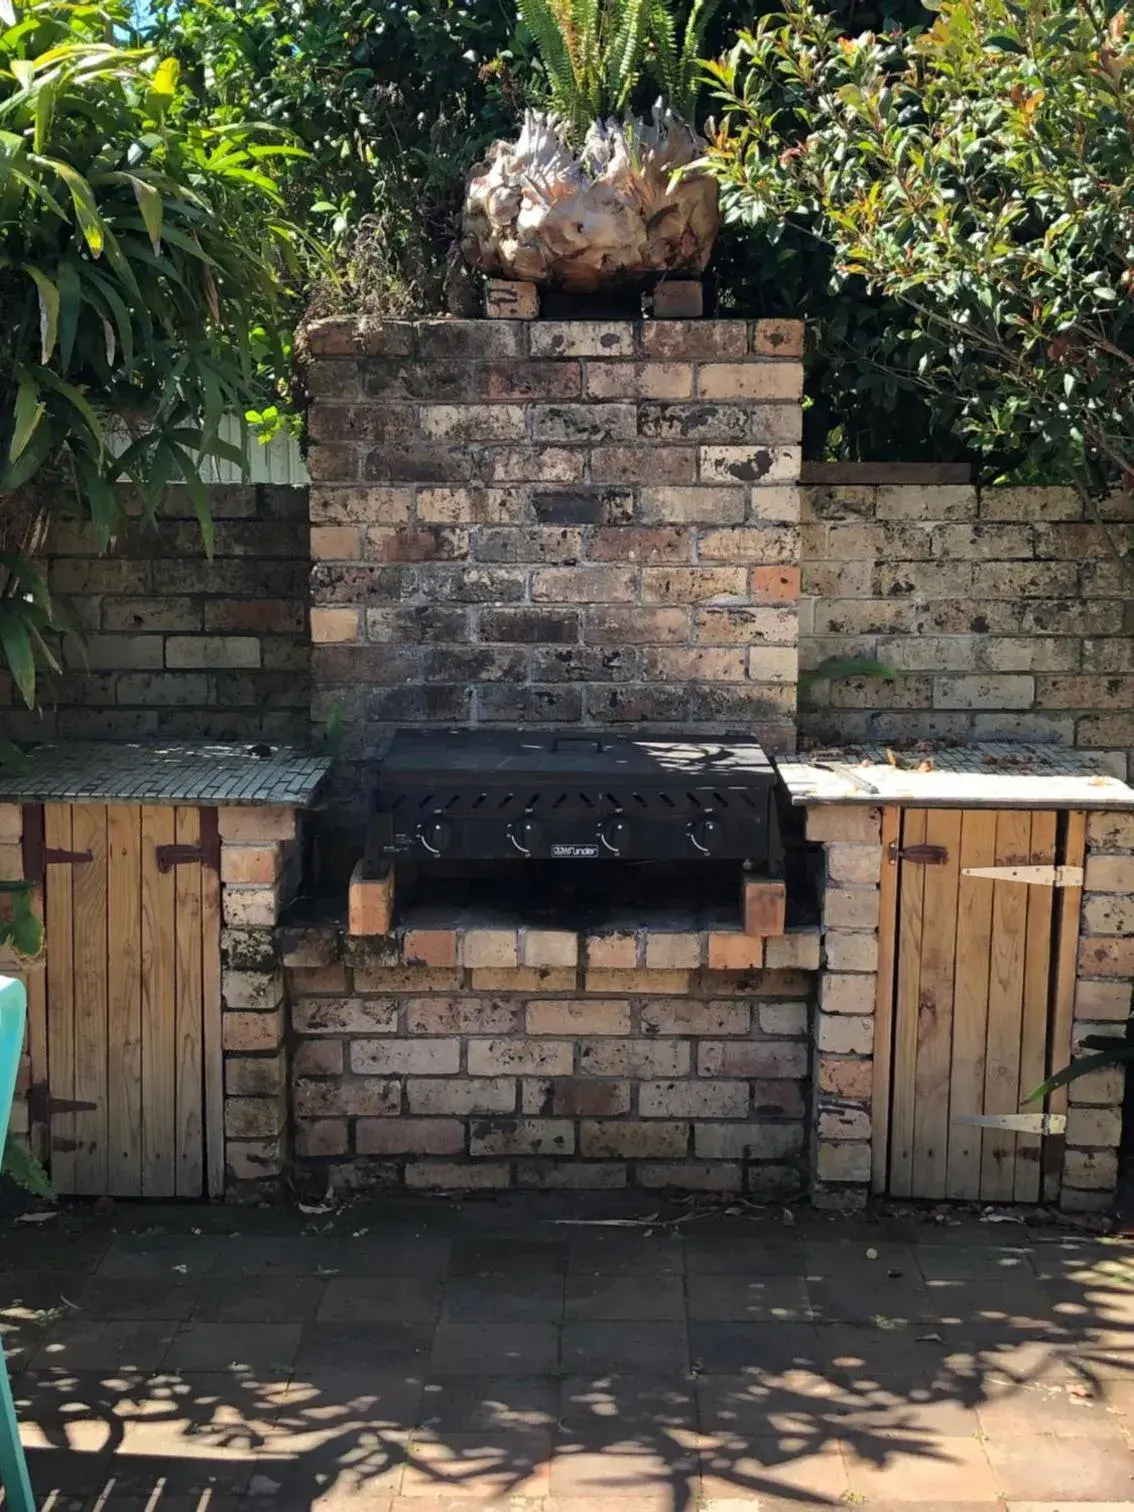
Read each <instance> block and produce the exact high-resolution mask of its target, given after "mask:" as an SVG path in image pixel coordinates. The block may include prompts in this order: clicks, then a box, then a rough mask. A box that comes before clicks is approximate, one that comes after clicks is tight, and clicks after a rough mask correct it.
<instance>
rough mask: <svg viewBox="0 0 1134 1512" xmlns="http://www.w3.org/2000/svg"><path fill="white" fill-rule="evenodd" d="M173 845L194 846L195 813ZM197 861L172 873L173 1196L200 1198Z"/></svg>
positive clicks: (181, 821) (182, 820)
mask: <svg viewBox="0 0 1134 1512" xmlns="http://www.w3.org/2000/svg"><path fill="white" fill-rule="evenodd" d="M174 827H175V831H176V835H177V843H178V845H199V844H200V841H201V815H200V812H199V811H198V810H197V809H195V808H179V809H178V810H177V812H176V818H175V821H174ZM201 871H202V866H201V863H200V861H192V862H188V863H186V864H184V865H181V866H178V867H177V869H176V871H175V872H174V878H175V890H176V898H177V904H176V916H175V917H176V924H177V1047H176V1048H177V1063H176V1077H177V1147H176V1156H177V1195H178V1196H179V1197H200V1196H201V1193H202V1189H203V1186H204V1116H203V1115H204V1108H203V1104H204V1096H205V1087H204V1081H203V1076H202V1049H203V1046H202V1029H203V1024H202V990H203V982H202V976H201V968H202V960H201Z"/></svg>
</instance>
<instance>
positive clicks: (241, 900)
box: [221, 884, 280, 929]
mask: <svg viewBox="0 0 1134 1512" xmlns="http://www.w3.org/2000/svg"><path fill="white" fill-rule="evenodd" d="M221 908H222V913H223V917H224V922H225V923H226V924H228V925H230V926H232V927H233V928H235V929H248V928H250V927H252V926H256V925H263V926H267V925H271V924H274V923H275V922H276V919H277V917H278V915H279V908H280V893H279V889H278V887H275V886H272V887H235V886H232V885H229V884H226V885H225V887H224V888H223V889H222V892H221Z"/></svg>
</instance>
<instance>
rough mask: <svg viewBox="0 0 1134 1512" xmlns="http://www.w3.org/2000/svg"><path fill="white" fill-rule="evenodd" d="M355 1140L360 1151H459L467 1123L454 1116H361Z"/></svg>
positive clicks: (413, 1153)
mask: <svg viewBox="0 0 1134 1512" xmlns="http://www.w3.org/2000/svg"><path fill="white" fill-rule="evenodd" d="M354 1140H355V1148H356V1149H357V1150H358V1153H359V1154H360V1155H460V1154H461V1153H462V1152H463V1151H464V1148H465V1126H464V1124H463V1123H461V1122H460V1121H459V1120H458V1119H455V1118H360V1119H359V1120H358V1122H357V1124H356V1125H355V1131H354Z"/></svg>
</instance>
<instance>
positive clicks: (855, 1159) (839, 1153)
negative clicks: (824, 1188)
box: [815, 1143, 870, 1181]
mask: <svg viewBox="0 0 1134 1512" xmlns="http://www.w3.org/2000/svg"><path fill="white" fill-rule="evenodd" d="M815 1174H816V1175H817V1176H818V1178H819V1180H820V1181H869V1180H870V1146H869V1145H868V1144H863V1143H853V1144H852V1143H848V1144H820V1145H819V1147H818V1150H817V1151H816V1159H815Z"/></svg>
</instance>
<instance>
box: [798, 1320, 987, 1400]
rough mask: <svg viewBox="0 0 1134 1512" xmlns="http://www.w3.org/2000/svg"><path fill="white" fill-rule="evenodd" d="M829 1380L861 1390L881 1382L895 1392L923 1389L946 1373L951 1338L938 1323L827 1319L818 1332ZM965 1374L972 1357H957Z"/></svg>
mask: <svg viewBox="0 0 1134 1512" xmlns="http://www.w3.org/2000/svg"><path fill="white" fill-rule="evenodd" d="M818 1339H819V1344H820V1348H821V1349H822V1352H823V1360H824V1362H825V1366H826V1369H827V1370H828V1371H829V1372H830V1374H831V1379H832V1380H834V1381H836V1382H837V1383H838V1384H839V1385H841V1386H844V1387H849V1388H853V1389H854V1390H855V1391H858V1392H862V1391H865V1390H869V1389H871V1388H873V1387H881V1388H882V1389H884V1390H886V1391H890V1392H892V1393H893V1394H894V1395H896V1396H899V1397H900V1396H904V1395H905V1394H906V1392H907V1391H909V1390H911V1389H913V1388H915V1387H916V1388H923V1389H924V1388H926V1387H927V1386H929V1385H931V1384H932V1383H933V1382H934V1381H935V1380H936V1379H938V1377H941V1376H943V1375H947V1374H948V1373H949V1369H950V1367H949V1364H948V1351H949V1348H950V1344H949V1341H948V1340H947V1339H946V1336H945V1333H944V1330H943V1329H941V1328H938V1327H937V1326H930V1327H922V1326H921V1325H920V1324H919V1325H914V1326H912V1327H902V1328H879V1327H877V1326H874V1325H867V1326H863V1327H856V1326H855V1325H853V1324H849V1323H848V1324H838V1323H836V1324H825V1325H824V1326H823V1327H822V1328H821V1329H820V1330H819V1333H818ZM956 1359H957V1367H956V1368H958V1369H963V1370H964V1371H965V1373H968V1372H969V1370H970V1368H971V1357H967V1358H963V1357H962V1356H961V1355H958V1356H957V1357H956Z"/></svg>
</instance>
